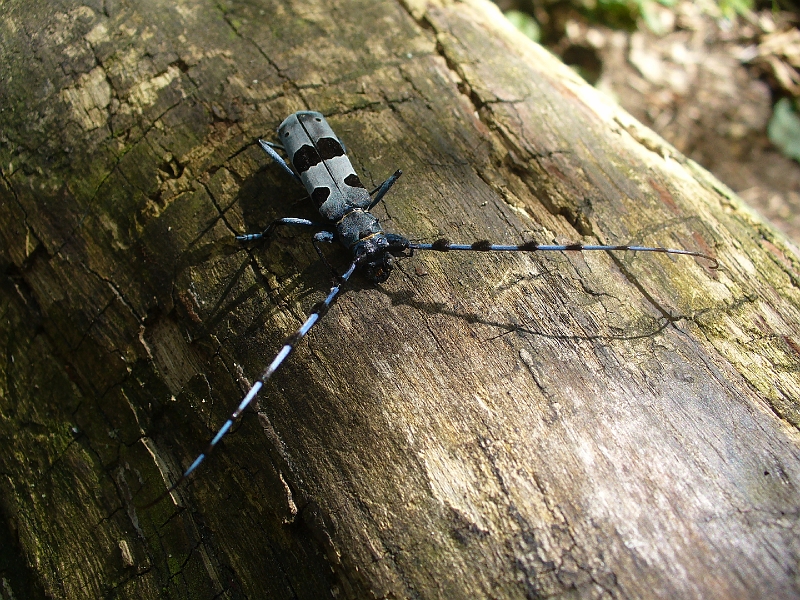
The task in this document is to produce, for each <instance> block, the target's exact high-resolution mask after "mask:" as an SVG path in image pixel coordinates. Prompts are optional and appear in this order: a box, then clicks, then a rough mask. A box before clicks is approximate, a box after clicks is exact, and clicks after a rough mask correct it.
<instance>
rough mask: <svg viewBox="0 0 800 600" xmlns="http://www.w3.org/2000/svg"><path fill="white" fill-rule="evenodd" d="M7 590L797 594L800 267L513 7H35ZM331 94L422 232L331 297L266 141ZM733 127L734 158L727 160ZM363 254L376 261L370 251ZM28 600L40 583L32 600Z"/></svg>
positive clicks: (6, 174)
mask: <svg viewBox="0 0 800 600" xmlns="http://www.w3.org/2000/svg"><path fill="white" fill-rule="evenodd" d="M3 13H4V14H3V19H2V21H0V23H1V24H0V27H1V28H2V29H0V32H1V33H0V53H1V54H0V70H1V71H0V72H2V75H1V76H0V98H1V100H0V105H1V106H0V108H2V110H1V111H0V123H1V126H0V128H1V129H2V131H0V136H1V138H0V169H2V180H1V181H0V200H1V201H2V203H1V204H0V223H2V228H1V229H0V237H1V239H2V249H3V252H2V255H1V256H2V258H1V260H2V266H3V272H4V277H3V278H2V290H1V292H0V303H1V305H2V315H3V317H4V318H3V320H2V329H0V333H1V334H2V335H0V339H1V340H2V350H3V356H5V360H3V361H0V364H1V365H2V377H1V378H0V401H1V403H0V475H2V476H1V477H0V482H1V483H0V485H1V486H2V487H1V488H0V489H2V505H1V509H2V516H3V519H2V522H3V527H2V528H0V529H2V531H0V536H2V537H0V547H2V548H3V550H2V551H0V565H1V566H2V569H0V576H1V577H0V579H2V589H3V592H2V593H3V594H4V596H3V597H4V598H10V597H15V598H22V597H28V598H35V597H53V598H100V597H108V598H158V597H163V598H188V597H191V598H216V597H226V598H321V597H328V596H334V597H347V598H368V597H387V598H388V597H392V598H405V597H410V598H481V597H492V598H521V597H544V596H548V597H549V596H558V597H566V596H569V597H599V596H615V597H641V598H647V597H661V598H676V597H678V598H695V597H703V598H734V597H739V598H743V597H750V598H754V597H768V598H776V597H796V596H797V595H798V594H800V579H798V564H799V562H798V561H799V560H800V556H799V555H800V535H799V532H798V500H799V496H798V489H797V486H798V481H800V436H798V425H800V413H799V412H798V395H799V393H798V391H799V390H800V377H799V376H798V368H799V367H800V332H799V331H798V329H799V326H798V323H800V319H798V307H799V306H800V293H798V287H799V286H800V282H799V281H798V279H799V277H800V260H798V255H797V254H796V253H795V251H794V250H793V249H792V248H791V247H789V246H788V245H787V243H786V242H785V241H784V240H783V238H781V237H780V235H779V234H777V233H776V232H775V231H774V230H773V229H771V228H770V227H769V226H768V225H766V224H764V223H763V222H761V221H760V220H759V219H758V218H757V217H756V216H755V215H754V214H752V213H751V211H749V210H748V209H747V207H746V206H744V205H743V204H742V203H741V202H740V201H739V200H738V199H737V198H736V197H735V196H734V195H733V194H732V193H731V192H730V191H729V190H727V189H726V188H725V187H724V186H723V185H722V184H720V183H719V182H718V181H716V180H715V179H714V178H713V177H712V176H710V175H709V174H708V173H707V172H705V171H704V170H703V169H701V168H700V167H698V166H697V165H695V164H694V163H692V162H691V161H688V160H687V159H685V158H684V157H683V156H681V155H680V154H678V153H677V152H676V151H675V150H674V149H672V148H671V147H670V146H669V145H667V144H666V143H665V142H663V141H662V140H661V139H660V138H658V137H657V136H655V135H654V134H653V133H651V132H650V131H648V130H647V129H645V128H643V127H642V126H641V125H639V124H638V123H637V122H636V121H634V120H633V119H632V118H631V117H629V116H628V115H627V114H626V113H624V112H623V111H621V110H620V109H619V108H617V107H616V106H615V105H613V103H611V102H610V101H609V100H606V99H605V98H603V97H602V96H601V95H599V94H598V93H597V92H596V91H595V90H593V89H592V88H591V87H589V86H588V85H586V84H585V83H583V82H582V81H581V80H579V78H578V77H577V76H576V75H574V74H573V73H572V72H571V71H570V70H569V69H567V68H566V67H564V66H563V65H562V64H560V63H559V62H558V61H557V60H556V59H555V58H553V57H552V56H551V55H549V54H548V53H547V52H546V51H544V50H543V49H542V48H540V47H539V46H537V45H535V44H533V43H532V42H530V41H528V40H526V39H525V38H524V37H523V36H521V35H520V34H518V33H517V32H515V31H514V30H513V29H512V28H511V27H510V25H508V24H507V23H506V22H504V20H503V19H502V17H501V15H500V14H499V12H498V11H497V9H496V8H494V7H493V6H492V5H490V4H488V3H486V2H484V1H482V0H465V1H462V2H451V1H446V0H440V1H436V2H426V1H425V0H404V1H399V0H327V1H322V0H290V1H278V0H250V1H249V2H240V1H238V0H225V1H223V2H220V3H213V2H204V1H202V0H186V1H184V0H176V1H174V2H168V3H162V2H153V1H151V0H143V1H141V2H138V3H130V4H128V3H125V2H96V1H93V0H90V1H89V2H86V3H77V2H71V1H69V0H64V1H61V2H56V1H48V2H31V1H30V0H9V1H8V2H6V3H4V7H3ZM301 109H314V110H319V111H321V112H323V113H324V114H325V115H326V117H327V118H328V120H329V122H330V123H331V125H332V126H333V127H334V130H335V131H336V132H337V133H338V134H339V135H340V137H341V138H342V139H343V140H344V141H345V142H346V144H347V147H348V152H349V154H350V155H351V158H352V160H353V163H354V165H355V166H356V169H357V170H358V172H359V173H360V174H361V175H362V180H363V181H364V182H365V184H366V185H367V187H369V186H370V184H373V185H374V184H377V183H379V182H380V181H382V180H383V179H384V178H385V177H386V176H387V175H389V174H390V173H392V172H393V171H394V170H395V169H396V168H402V169H403V170H404V173H405V174H404V175H403V177H402V178H401V180H400V181H399V182H398V184H397V185H396V186H395V188H394V189H393V190H392V192H391V193H390V194H389V195H388V196H387V198H386V201H385V203H384V204H383V205H382V206H380V207H378V208H377V209H376V211H375V212H376V214H377V215H378V216H379V217H380V218H381V219H382V221H383V223H384V225H385V226H386V229H387V230H388V231H392V232H397V233H401V234H403V235H406V236H408V237H409V238H411V239H414V240H419V241H433V240H435V239H437V238H439V237H447V238H449V239H451V240H453V241H461V242H471V241H474V240H477V239H487V238H488V239H491V240H493V241H496V242H505V243H519V242H522V241H528V240H534V241H537V242H541V243H548V242H553V241H557V242H566V241H581V240H583V241H587V242H604V243H628V242H631V243H637V244H638V243H641V244H659V245H667V246H672V247H681V248H687V249H692V250H699V251H702V252H709V253H712V254H714V255H715V256H718V257H719V260H720V264H721V266H720V268H719V269H718V270H713V269H710V268H709V264H708V262H707V261H702V260H694V259H690V258H685V257H668V256H663V255H646V254H641V253H640V254H637V255H633V254H632V253H618V254H615V255H613V256H612V255H609V254H606V253H585V254H580V253H567V254H563V253H548V254H545V253H539V254H534V255H527V256H522V255H490V254H484V253H480V254H479V253H474V254H459V253H449V254H435V253H429V254H424V253H417V254H416V255H415V256H414V257H412V258H410V259H406V260H403V261H401V262H400V263H399V265H398V267H397V269H396V270H395V272H394V274H393V276H392V278H391V279H390V280H389V281H387V282H386V283H384V284H382V285H378V286H372V285H368V284H367V283H366V282H364V281H363V280H357V279H354V281H353V284H352V285H351V286H349V288H348V290H347V291H346V293H345V294H344V295H343V296H342V297H341V299H340V300H339V301H338V302H337V304H336V305H335V306H334V307H333V309H332V310H331V311H330V312H329V313H328V315H327V316H326V317H325V318H324V319H323V320H322V322H321V323H320V324H319V325H318V326H317V327H315V328H314V329H313V330H312V332H311V334H310V335H309V336H308V338H307V339H306V340H305V341H303V342H302V343H301V344H300V345H299V347H298V349H297V351H296V352H295V354H293V355H292V356H291V357H290V359H289V360H288V361H287V363H286V364H285V366H284V367H283V368H282V369H281V370H280V371H279V372H278V374H277V375H276V377H275V378H274V379H273V381H272V382H271V383H270V384H269V385H268V386H267V387H266V389H265V392H264V394H262V397H261V399H260V401H259V403H258V407H257V410H251V411H248V413H247V414H246V415H245V417H244V418H243V419H242V421H241V423H240V424H239V425H238V426H237V427H236V428H235V433H234V434H233V435H230V436H228V437H227V438H226V439H225V441H224V442H223V443H222V444H221V449H220V450H219V451H218V452H216V453H215V454H214V456H213V458H212V459H211V460H209V461H208V463H207V464H205V465H204V466H203V468H202V469H201V470H200V471H199V472H198V473H197V475H196V476H195V477H194V478H193V479H192V481H191V482H190V483H189V484H188V485H185V486H183V487H181V488H179V489H178V490H177V491H176V492H175V493H174V494H173V495H172V496H171V497H168V498H167V499H165V500H163V501H162V502H160V503H158V504H156V505H155V506H153V507H152V508H148V509H144V508H142V507H143V506H144V505H145V504H147V503H148V502H150V501H152V500H153V499H154V498H156V497H157V496H158V495H159V494H161V493H162V492H163V491H164V490H165V489H166V487H167V485H168V484H169V482H171V481H174V480H175V478H176V477H177V476H178V475H179V474H180V472H181V471H182V470H183V469H185V468H186V466H187V465H188V464H189V463H190V462H191V461H192V460H193V459H194V457H195V456H196V455H197V454H198V453H199V452H200V451H201V450H202V449H203V447H204V446H205V444H206V442H207V441H208V439H209V438H210V436H211V435H213V432H214V431H216V429H217V428H218V427H219V426H220V425H221V423H222V422H223V421H224V419H225V418H226V417H227V415H228V414H229V413H230V411H231V410H232V409H233V408H234V407H235V406H236V404H237V403H238V402H239V399H240V398H241V396H242V394H243V393H244V391H246V390H247V388H248V386H249V384H250V382H252V381H253V380H254V378H255V377H257V376H258V374H259V373H260V372H261V370H262V369H263V368H264V366H265V365H266V364H267V363H268V362H269V360H271V358H272V356H273V355H274V354H275V352H276V351H277V350H278V349H279V347H280V344H281V342H282V340H283V339H284V337H285V336H286V335H288V334H290V333H291V332H292V331H294V329H295V328H296V327H297V326H298V324H299V323H300V322H301V321H302V319H303V318H304V315H305V314H306V313H307V311H308V310H309V308H310V307H311V306H312V305H313V304H314V303H315V302H317V301H319V300H320V299H321V298H322V297H323V296H324V294H325V293H326V291H327V289H328V288H329V286H330V283H331V281H330V276H329V273H328V272H327V271H326V269H325V268H324V267H323V266H321V265H320V264H319V261H318V260H316V256H315V254H314V252H313V249H312V248H311V244H310V239H309V236H308V235H307V234H306V233H305V232H292V231H285V232H282V233H281V235H279V236H278V238H277V239H276V240H275V241H274V242H273V243H272V244H271V245H270V246H269V247H268V248H259V247H254V248H249V249H246V248H242V247H240V246H239V245H237V244H236V243H235V242H234V241H233V236H234V234H236V233H241V232H252V231H258V230H259V229H260V228H263V227H264V226H265V225H266V224H268V223H269V222H270V221H271V220H272V219H274V218H277V217H281V216H300V217H306V218H313V217H314V210H313V207H312V206H311V204H310V203H309V202H308V201H307V200H306V199H305V198H304V192H303V190H302V189H300V188H299V187H298V186H297V185H296V184H295V183H294V182H292V181H290V180H288V178H287V177H285V175H284V174H283V173H282V172H281V171H280V170H279V169H278V168H277V167H275V165H272V164H270V163H269V160H268V157H266V156H265V155H264V153H263V152H262V151H261V150H260V149H259V148H258V146H257V144H256V143H255V142H256V139H257V138H259V137H265V138H267V139H270V137H271V136H272V135H273V132H274V130H275V127H276V126H277V125H278V124H279V123H280V122H281V120H282V119H283V118H284V117H286V116H287V115H288V114H290V113H291V112H293V111H295V110H301ZM724 151H725V149H724V148H720V152H724ZM331 260H333V261H336V262H337V264H341V265H345V264H346V260H347V257H346V256H345V255H344V253H343V252H337V251H336V250H335V249H332V250H331ZM9 594H13V596H12V595H9Z"/></svg>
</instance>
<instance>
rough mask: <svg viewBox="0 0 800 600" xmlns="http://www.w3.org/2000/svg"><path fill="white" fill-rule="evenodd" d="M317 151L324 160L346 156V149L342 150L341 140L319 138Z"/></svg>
mask: <svg viewBox="0 0 800 600" xmlns="http://www.w3.org/2000/svg"><path fill="white" fill-rule="evenodd" d="M317 151H318V152H319V156H320V158H321V159H322V160H330V159H331V158H336V157H337V156H344V148H342V145H341V144H340V143H339V140H337V139H334V138H329V137H324V138H319V139H318V140H317Z"/></svg>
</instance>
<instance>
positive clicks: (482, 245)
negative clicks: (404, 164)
mask: <svg viewBox="0 0 800 600" xmlns="http://www.w3.org/2000/svg"><path fill="white" fill-rule="evenodd" d="M408 247H409V248H410V249H411V250H434V251H437V252H450V251H451V250H467V251H473V252H557V251H567V250H578V251H591V250H603V251H605V252H609V251H615V250H618V251H629V252H661V253H663V254H683V255H685V256H696V257H698V258H703V259H705V260H707V261H710V262H711V265H709V267H710V268H711V269H717V268H719V262H718V261H717V259H716V258H714V257H713V256H709V255H708V254H703V253H702V252H695V251H694V250H679V249H677V248H661V247H659V246H606V245H592V244H563V245H557V244H537V243H535V242H526V243H524V244H520V245H516V246H514V245H506V244H492V243H491V242H489V241H487V240H480V241H477V242H474V243H472V244H452V243H450V240H447V239H440V240H436V241H435V242H433V243H432V244H416V243H413V242H412V243H410V244H409V246H408Z"/></svg>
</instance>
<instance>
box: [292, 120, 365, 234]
mask: <svg viewBox="0 0 800 600" xmlns="http://www.w3.org/2000/svg"><path fill="white" fill-rule="evenodd" d="M278 137H279V138H280V141H281V143H282V144H283V147H284V149H285V150H286V153H287V154H288V156H289V161H290V162H291V163H292V166H293V167H294V168H295V171H297V174H298V175H299V176H300V180H301V181H302V182H303V185H305V186H306V190H308V193H309V195H310V196H311V198H312V200H314V203H315V204H316V205H317V208H318V209H319V212H320V214H322V216H323V217H325V218H326V219H329V220H331V221H339V220H340V219H341V218H342V217H343V216H344V215H345V214H346V213H347V212H348V211H350V210H352V209H353V208H366V207H367V206H369V204H370V197H369V194H368V193H367V190H366V189H364V186H363V184H362V183H361V180H359V178H358V175H356V172H355V170H354V169H353V165H352V164H350V159H349V158H347V154H346V153H345V149H344V146H343V145H342V142H341V141H340V140H339V138H337V137H336V134H335V133H333V129H331V127H330V125H328V122H327V121H326V120H325V118H324V117H323V116H322V114H321V113H318V112H313V111H302V112H297V113H294V114H293V115H290V116H289V117H287V118H286V120H284V122H283V123H281V125H280V127H278Z"/></svg>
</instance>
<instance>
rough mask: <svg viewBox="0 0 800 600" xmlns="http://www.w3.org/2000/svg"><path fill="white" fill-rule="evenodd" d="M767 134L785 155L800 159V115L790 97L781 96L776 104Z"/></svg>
mask: <svg viewBox="0 0 800 600" xmlns="http://www.w3.org/2000/svg"><path fill="white" fill-rule="evenodd" d="M767 136H769V141H771V142H772V143H773V144H775V145H776V146H777V147H778V148H779V149H780V151H781V152H782V153H783V154H784V156H788V157H789V158H793V159H795V160H797V161H800V117H798V116H797V113H796V112H795V111H794V108H793V106H792V102H791V101H790V100H789V99H788V98H781V99H780V100H778V102H777V104H775V109H774V110H773V112H772V118H771V119H770V120H769V125H767Z"/></svg>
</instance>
